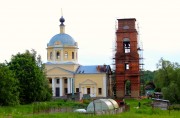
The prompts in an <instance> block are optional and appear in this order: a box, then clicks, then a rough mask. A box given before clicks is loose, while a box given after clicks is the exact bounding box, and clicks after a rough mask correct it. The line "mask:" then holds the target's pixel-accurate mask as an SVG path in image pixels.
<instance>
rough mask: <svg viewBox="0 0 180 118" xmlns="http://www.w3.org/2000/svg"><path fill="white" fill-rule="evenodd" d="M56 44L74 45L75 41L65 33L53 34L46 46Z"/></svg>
mask: <svg viewBox="0 0 180 118" xmlns="http://www.w3.org/2000/svg"><path fill="white" fill-rule="evenodd" d="M56 44H58V45H68V46H76V42H75V41H74V39H73V38H72V37H71V36H70V35H68V34H66V33H60V34H56V35H54V36H53V37H52V38H51V40H50V41H49V43H48V46H54V45H56Z"/></svg>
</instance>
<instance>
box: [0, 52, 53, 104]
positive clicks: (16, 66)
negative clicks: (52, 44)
mask: <svg viewBox="0 0 180 118" xmlns="http://www.w3.org/2000/svg"><path fill="white" fill-rule="evenodd" d="M51 97H52V91H51V89H50V88H49V85H48V81H47V79H46V74H45V70H44V65H43V64H42V61H41V56H40V55H38V56H37V54H36V51H35V50H32V51H28V50H27V51H26V52H25V53H18V54H16V55H12V58H11V60H10V62H5V63H0V106H7V105H12V106H13V105H18V104H28V103H32V102H37V101H47V100H50V99H51Z"/></svg>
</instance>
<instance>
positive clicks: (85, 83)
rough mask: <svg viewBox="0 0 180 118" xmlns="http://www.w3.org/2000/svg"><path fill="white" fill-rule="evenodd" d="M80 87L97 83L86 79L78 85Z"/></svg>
mask: <svg viewBox="0 0 180 118" xmlns="http://www.w3.org/2000/svg"><path fill="white" fill-rule="evenodd" d="M80 85H97V83H96V82H94V81H92V80H89V79H88V80H86V81H84V82H82V83H80Z"/></svg>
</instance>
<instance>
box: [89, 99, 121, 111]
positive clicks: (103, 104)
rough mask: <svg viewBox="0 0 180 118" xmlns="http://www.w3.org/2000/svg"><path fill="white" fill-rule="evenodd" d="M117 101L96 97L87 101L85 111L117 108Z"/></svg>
mask: <svg viewBox="0 0 180 118" xmlns="http://www.w3.org/2000/svg"><path fill="white" fill-rule="evenodd" d="M118 108H119V105H118V103H117V102H116V101H115V100H113V99H97V100H94V101H92V102H91V103H89V105H88V107H87V112H94V109H95V111H107V110H115V109H118Z"/></svg>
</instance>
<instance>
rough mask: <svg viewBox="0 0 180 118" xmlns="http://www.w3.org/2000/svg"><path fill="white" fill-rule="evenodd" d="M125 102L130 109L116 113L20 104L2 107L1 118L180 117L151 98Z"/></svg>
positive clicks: (56, 103)
mask: <svg viewBox="0 0 180 118" xmlns="http://www.w3.org/2000/svg"><path fill="white" fill-rule="evenodd" d="M125 102H126V103H127V104H129V105H130V110H129V111H127V112H123V113H120V114H115V115H92V114H91V115H89V114H88V115H87V114H79V113H73V112H69V113H33V112H34V108H36V106H35V107H34V104H30V105H19V106H15V107H0V118H6V117H7V118H9V117H13V118H31V117H33V118H41V117H43V118H92V117H93V118H119V117H122V118H180V111H173V110H171V111H170V112H169V110H160V109H152V108H151V106H150V102H151V100H148V99H143V100H134V99H126V100H125ZM138 102H140V103H141V107H140V108H137V106H138ZM52 106H53V107H62V106H64V107H78V106H79V107H83V105H81V104H80V103H75V102H72V101H70V102H69V101H68V102H64V101H52V102H46V103H43V104H42V105H41V108H43V107H44V108H45V107H46V108H47V107H52Z"/></svg>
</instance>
